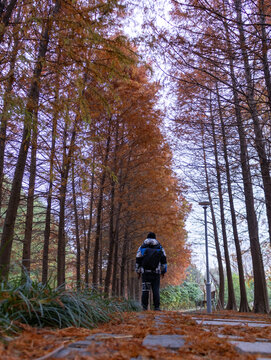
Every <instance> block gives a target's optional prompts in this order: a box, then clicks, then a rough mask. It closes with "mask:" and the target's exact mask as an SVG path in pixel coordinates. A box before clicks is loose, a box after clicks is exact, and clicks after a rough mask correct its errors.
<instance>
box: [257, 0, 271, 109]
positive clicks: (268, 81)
mask: <svg viewBox="0 0 271 360" xmlns="http://www.w3.org/2000/svg"><path fill="white" fill-rule="evenodd" d="M265 3H266V2H265V1H264V0H259V1H258V7H259V20H260V26H261V42H262V57H261V60H262V63H263V71H264V79H265V85H266V89H267V94H268V100H269V108H270V111H271V75H270V69H269V61H268V55H267V52H268V49H269V44H268V43H269V39H267V35H266V27H267V25H266V21H265V17H266V16H268V15H266V14H265V9H264V8H265ZM268 26H269V25H268Z"/></svg>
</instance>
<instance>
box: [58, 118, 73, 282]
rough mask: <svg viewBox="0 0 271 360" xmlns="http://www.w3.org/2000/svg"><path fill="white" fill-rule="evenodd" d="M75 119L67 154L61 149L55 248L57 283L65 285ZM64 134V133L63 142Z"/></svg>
mask: <svg viewBox="0 0 271 360" xmlns="http://www.w3.org/2000/svg"><path fill="white" fill-rule="evenodd" d="M76 122H77V121H76V120H75V124H74V128H73V131H72V136H71V141H70V145H69V151H68V154H66V146H65V144H64V149H63V164H62V171H61V186H60V191H59V224H58V248H57V285H58V286H65V258H66V241H65V203H66V193H67V183H68V176H69V170H70V166H71V160H72V155H73V152H74V145H75V138H76ZM65 137H66V135H65V134H64V142H65V141H66V139H65Z"/></svg>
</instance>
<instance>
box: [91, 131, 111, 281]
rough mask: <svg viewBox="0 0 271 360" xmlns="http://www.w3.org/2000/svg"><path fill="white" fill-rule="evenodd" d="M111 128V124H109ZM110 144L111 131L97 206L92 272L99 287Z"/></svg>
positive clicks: (93, 279)
mask: <svg viewBox="0 0 271 360" xmlns="http://www.w3.org/2000/svg"><path fill="white" fill-rule="evenodd" d="M109 127H110V124H109ZM110 142H111V135H110V129H109V135H108V136H107V142H106V151H105V157H104V162H103V165H104V170H103V172H102V176H101V180H100V186H99V188H100V191H99V198H98V206H97V227H96V236H95V245H94V255H93V272H92V285H93V286H97V285H98V270H99V250H100V233H101V215H102V206H103V193H104V184H105V178H106V166H107V161H108V155H109V150H110Z"/></svg>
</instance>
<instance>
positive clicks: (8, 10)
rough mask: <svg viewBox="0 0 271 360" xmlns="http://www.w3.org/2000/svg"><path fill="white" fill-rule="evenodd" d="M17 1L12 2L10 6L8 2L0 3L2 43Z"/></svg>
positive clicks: (11, 0)
mask: <svg viewBox="0 0 271 360" xmlns="http://www.w3.org/2000/svg"><path fill="white" fill-rule="evenodd" d="M17 1H18V0H10V2H9V4H6V1H1V2H0V43H1V42H2V40H3V37H4V35H5V32H6V28H7V26H8V25H9V21H10V19H11V16H12V13H13V11H14V9H15V6H16V4H17Z"/></svg>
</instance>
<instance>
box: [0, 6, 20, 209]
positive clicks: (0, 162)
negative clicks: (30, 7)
mask: <svg viewBox="0 0 271 360" xmlns="http://www.w3.org/2000/svg"><path fill="white" fill-rule="evenodd" d="M19 21H20V12H19V13H18V16H17V20H16V22H19ZM18 37H19V36H18V31H15V32H14V45H13V49H12V56H11V59H10V66H9V73H8V80H7V87H6V89H5V94H4V96H3V101H4V104H3V110H2V115H1V125H0V212H1V208H2V199H3V181H4V158H5V148H6V136H7V125H8V120H9V108H10V98H11V96H12V88H13V84H14V80H15V76H14V70H15V64H16V59H17V54H18V48H19V39H18Z"/></svg>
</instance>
